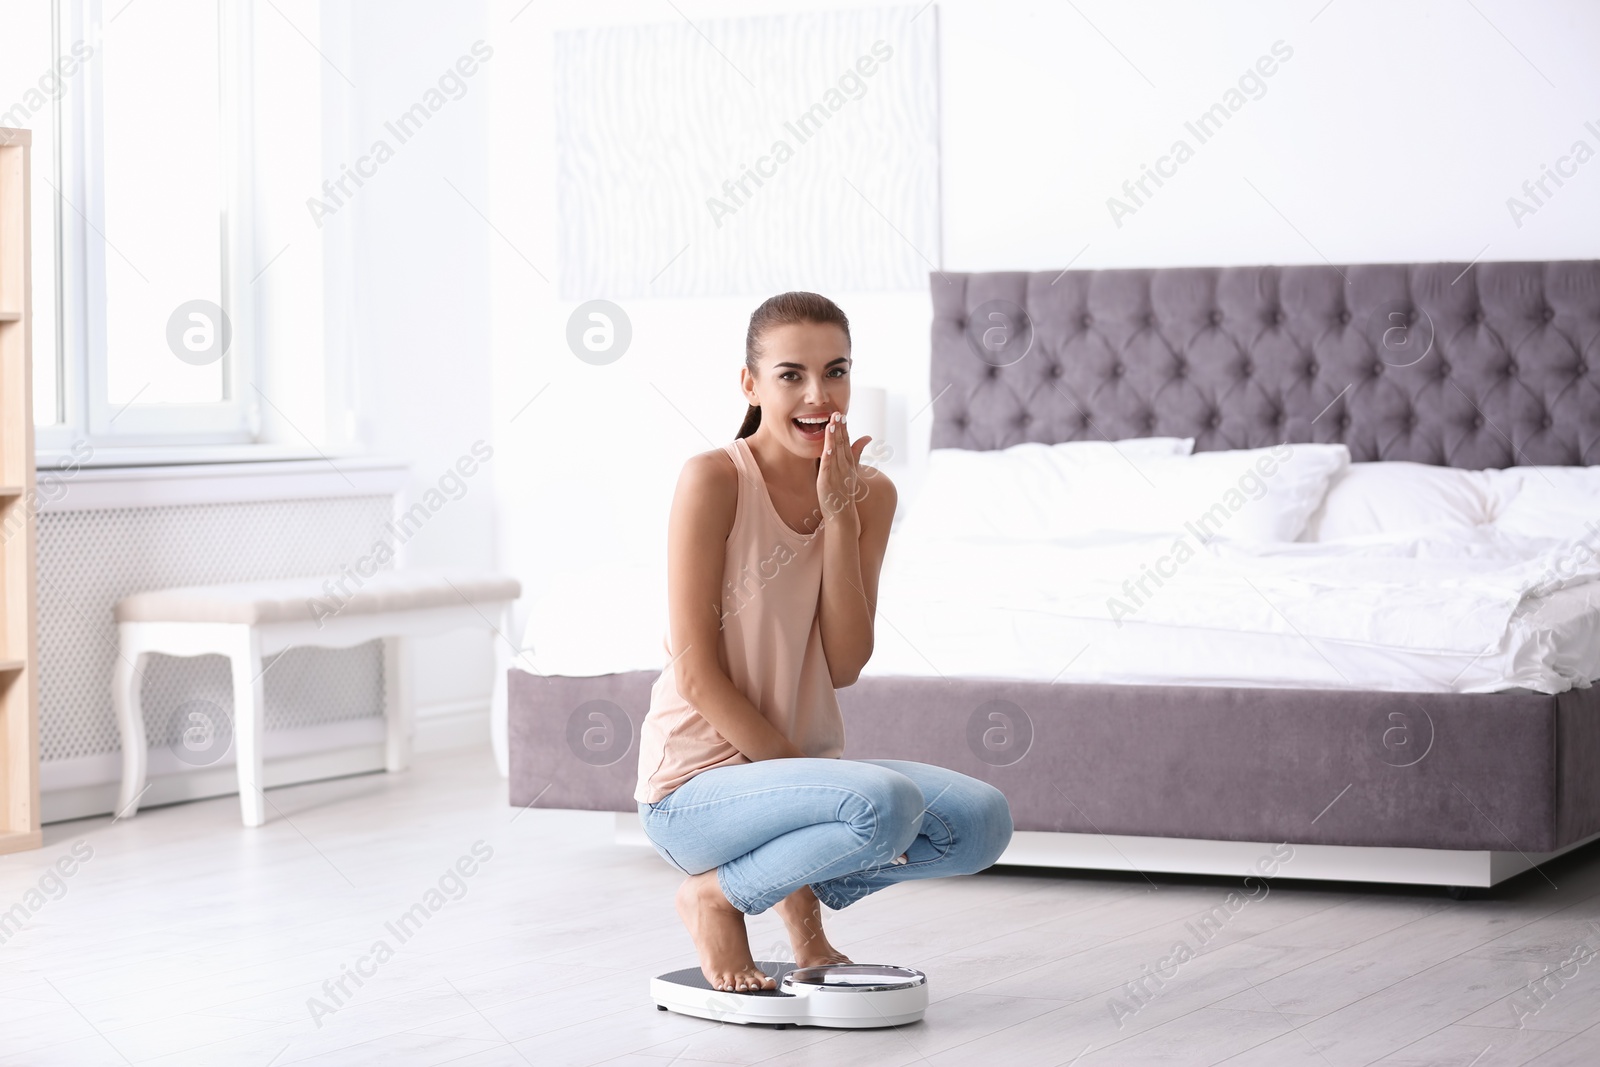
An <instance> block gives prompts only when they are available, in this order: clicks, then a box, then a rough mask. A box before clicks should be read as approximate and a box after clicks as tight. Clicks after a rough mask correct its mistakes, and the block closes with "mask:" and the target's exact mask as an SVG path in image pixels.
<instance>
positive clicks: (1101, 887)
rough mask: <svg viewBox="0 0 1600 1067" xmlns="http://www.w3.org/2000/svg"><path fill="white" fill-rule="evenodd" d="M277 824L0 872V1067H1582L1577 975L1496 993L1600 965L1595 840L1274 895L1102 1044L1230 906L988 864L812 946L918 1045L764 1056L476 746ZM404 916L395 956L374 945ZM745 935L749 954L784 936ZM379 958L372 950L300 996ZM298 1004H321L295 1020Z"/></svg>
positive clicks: (192, 821) (145, 831) (157, 834)
mask: <svg viewBox="0 0 1600 1067" xmlns="http://www.w3.org/2000/svg"><path fill="white" fill-rule="evenodd" d="M268 797H269V798H270V801H271V803H270V805H269V807H268V813H269V818H270V819H271V821H270V822H269V823H268V825H267V826H265V827H262V828H260V829H258V830H254V831H249V830H245V829H244V828H242V827H241V826H240V824H239V813H238V804H237V801H236V800H235V798H231V797H230V798H226V799H218V800H211V801H204V802H199V803H194V804H186V805H178V806H174V807H168V808H160V809H153V810H148V811H145V812H143V813H141V814H140V815H139V816H138V817H137V818H134V819H126V820H121V821H117V822H113V821H112V820H111V819H109V818H101V819H90V820H83V821H80V822H73V823H61V824H57V825H53V826H47V827H46V828H45V840H46V846H45V848H44V849H43V850H42V851H40V852H35V853H28V854H23V855H18V856H10V857H3V858H0V915H3V914H4V912H5V911H6V910H7V909H11V908H12V906H13V905H14V904H17V903H22V904H24V907H25V909H26V910H31V911H33V914H32V916H31V917H30V918H29V919H28V921H27V924H26V926H25V927H24V928H23V929H22V930H21V931H20V932H15V933H13V934H12V935H11V936H10V937H9V940H7V941H6V942H5V943H4V944H3V945H0V1064H5V1065H12V1064H26V1065H30V1067H31V1065H49V1064H71V1065H73V1067H94V1065H99V1064H129V1063H137V1064H147V1063H148V1064H163V1065H176V1064H194V1065H204V1067H217V1065H227V1067H233V1065H256V1067H267V1065H272V1067H282V1065H286V1064H312V1063H315V1064H342V1063H351V1064H370V1063H378V1064H383V1065H385V1067H404V1065H410V1064H419V1065H420V1064H438V1063H450V1064H455V1065H459V1067H488V1065H499V1064H535V1065H538V1067H545V1065H554V1064H595V1063H618V1064H651V1065H655V1067H667V1065H669V1064H692V1063H704V1062H715V1063H750V1064H754V1063H762V1064H768V1063H773V1064H794V1065H799V1064H819V1065H820V1064H827V1065H830V1067H852V1065H860V1067H893V1065H898V1064H934V1065H945V1064H971V1063H983V1064H991V1063H993V1064H1004V1065H1007V1067H1022V1065H1032V1064H1045V1065H1065V1064H1070V1063H1077V1064H1081V1065H1084V1067H1100V1065H1103V1064H1159V1063H1174V1064H1177V1063H1181V1064H1211V1063H1240V1064H1262V1065H1280V1064H1308V1065H1316V1067H1345V1065H1353V1064H1368V1063H1378V1062H1382V1063H1386V1064H1458V1065H1460V1067H1467V1065H1469V1064H1470V1065H1472V1067H1493V1065H1503V1064H1520V1063H1530V1064H1539V1065H1541V1067H1556V1065H1558V1064H1563V1065H1579V1064H1582V1065H1586V1067H1587V1065H1593V1064H1597V1063H1600V956H1596V957H1594V958H1592V959H1588V960H1587V962H1582V963H1575V964H1569V965H1568V966H1567V968H1566V981H1565V984H1564V986H1562V987H1559V988H1558V987H1556V986H1555V985H1554V984H1553V983H1552V984H1551V985H1550V991H1549V992H1548V993H1545V994H1544V996H1543V1002H1542V1003H1541V1001H1540V1000H1535V999H1533V997H1532V994H1531V993H1526V992H1524V993H1523V994H1521V995H1522V996H1523V997H1525V998H1527V999H1526V1004H1527V1005H1529V1006H1530V1007H1531V1006H1534V1005H1540V1006H1539V1010H1538V1011H1537V1013H1536V1014H1535V1013H1532V1012H1531V1010H1528V1009H1525V1010H1524V1011H1523V1012H1521V1013H1520V1014H1521V1016H1522V1017H1521V1021H1522V1023H1523V1024H1524V1025H1523V1026H1522V1027H1520V1028H1519V1027H1518V1026H1517V1022H1518V1021H1519V1020H1518V1016H1519V1013H1518V1012H1517V1011H1516V1009H1515V1008H1514V1007H1513V1005H1514V1004H1515V1003H1517V1001H1516V999H1515V998H1516V997H1517V996H1518V990H1519V989H1520V988H1522V987H1524V986H1525V984H1526V983H1528V982H1530V981H1531V980H1533V979H1536V978H1540V977H1541V976H1543V975H1545V974H1547V973H1549V972H1553V971H1555V970H1557V969H1559V968H1561V967H1562V965H1563V962H1564V961H1566V960H1568V959H1569V958H1570V957H1572V956H1573V954H1574V948H1575V946H1579V945H1582V946H1586V947H1587V948H1588V949H1590V950H1596V951H1600V850H1597V849H1596V848H1595V847H1593V846H1591V847H1590V848H1588V849H1585V850H1583V851H1581V852H1579V853H1575V854H1573V855H1570V856H1567V857H1564V858H1562V859H1561V860H1558V861H1556V862H1554V863H1552V864H1550V865H1549V866H1548V867H1547V868H1546V870H1545V873H1546V874H1547V875H1548V876H1549V881H1546V879H1545V878H1544V877H1542V876H1541V875H1540V874H1538V873H1537V872H1533V873H1530V874H1528V875H1524V876H1522V877H1520V878H1518V879H1516V880H1514V881H1513V882H1511V883H1509V884H1507V885H1506V886H1503V887H1501V888H1500V889H1498V890H1494V891H1490V892H1489V893H1488V894H1486V895H1485V896H1484V897H1483V898H1482V899H1475V900H1467V901H1462V902H1456V901H1451V900H1449V899H1447V898H1445V897H1444V896H1443V894H1442V892H1440V891H1436V890H1424V889H1403V888H1385V887H1372V886H1356V887H1351V886H1341V885H1334V884H1329V883H1316V884H1307V883H1295V882H1291V881H1288V880H1278V881H1276V882H1274V883H1273V884H1272V886H1271V888H1270V892H1269V893H1268V894H1267V895H1266V896H1265V897H1263V898H1261V899H1258V900H1256V901H1253V902H1251V903H1249V904H1247V905H1246V906H1244V907H1242V908H1240V909H1239V910H1238V911H1237V912H1236V913H1235V914H1233V915H1232V916H1231V918H1230V919H1229V920H1228V922H1227V923H1226V924H1225V925H1224V926H1223V928H1222V931H1221V932H1220V933H1219V934H1217V935H1216V936H1215V937H1214V938H1212V939H1211V940H1210V941H1209V943H1207V944H1206V945H1205V946H1204V948H1203V951H1201V952H1200V953H1199V954H1198V955H1197V956H1196V957H1195V958H1194V959H1192V960H1190V961H1189V962H1187V963H1184V964H1182V966H1180V967H1179V968H1178V970H1177V973H1176V974H1175V975H1173V974H1172V972H1171V969H1170V967H1169V968H1168V971H1167V973H1168V974H1169V975H1171V977H1170V979H1168V980H1167V981H1165V983H1164V985H1162V986H1161V988H1160V989H1159V990H1157V991H1155V992H1154V995H1153V996H1152V997H1151V998H1150V999H1148V1001H1147V1002H1146V1003H1145V1004H1144V1005H1143V1006H1142V1007H1139V1008H1138V1010H1137V1012H1136V1013H1134V1014H1132V1015H1129V1016H1126V1017H1124V1018H1123V1019H1121V1024H1122V1025H1121V1026H1119V1025H1118V1023H1117V1021H1115V1020H1114V1019H1113V1012H1112V1007H1111V998H1113V997H1123V998H1126V1001H1125V1002H1126V1004H1127V1006H1128V1007H1129V1008H1132V1007H1133V1006H1134V1003H1135V1002H1134V1001H1133V999H1132V998H1131V997H1128V995H1127V993H1126V990H1125V988H1124V987H1125V984H1126V983H1128V982H1130V981H1133V980H1135V979H1138V978H1139V977H1141V975H1143V974H1144V973H1145V972H1146V968H1147V967H1149V968H1152V969H1153V968H1155V967H1156V966H1157V965H1158V963H1159V961H1160V960H1161V959H1162V957H1164V956H1166V955H1167V954H1168V952H1169V951H1170V950H1171V948H1172V947H1173V945H1174V943H1175V942H1176V941H1178V940H1180V939H1183V940H1187V941H1189V942H1190V943H1191V944H1194V943H1195V942H1196V938H1195V937H1194V935H1193V934H1192V933H1191V932H1190V931H1189V929H1188V926H1187V924H1188V923H1190V922H1192V921H1195V920H1197V919H1198V917H1199V916H1200V915H1201V914H1202V913H1204V912H1206V911H1208V910H1209V909H1211V908H1213V907H1215V906H1216V905H1218V904H1221V903H1222V902H1223V901H1224V899H1225V898H1226V896H1227V894H1228V893H1229V892H1230V890H1232V889H1235V888H1237V883H1230V882H1228V881H1226V880H1223V879H1210V878H1182V877H1170V876H1159V875H1158V876H1153V877H1152V879H1151V881H1146V880H1145V879H1144V878H1141V877H1139V876H1137V875H1130V876H1122V875H1109V874H1098V873H1084V874H1076V873H1066V872H1046V871H1035V870H1025V869H1000V868H996V869H994V870H991V871H989V872H986V873H984V874H981V875H977V876H974V877H970V878H956V879H946V880H943V881H938V882H922V883H915V884H908V885H904V886H897V887H895V888H893V889H889V890H886V891H884V892H882V893H879V894H876V895H875V896H873V897H870V898H868V899H866V900H864V901H861V902H859V903H858V904H856V905H854V906H853V907H851V908H849V909H847V910H846V911H843V912H840V913H837V914H832V913H830V914H831V926H830V929H831V930H832V932H833V934H834V940H835V942H836V943H838V944H839V945H840V947H842V948H844V949H845V950H846V951H847V952H851V953H852V954H853V955H854V956H855V958H856V959H858V960H863V961H874V962H882V963H897V964H904V965H909V966H915V967H919V968H921V969H923V970H925V971H926V972H927V973H928V975H929V982H930V989H931V993H932V998H933V1003H932V1005H931V1007H930V1009H929V1011H928V1016H927V1018H926V1019H925V1020H924V1021H923V1022H921V1023H919V1024H916V1025H912V1026H908V1027H902V1028H900V1029H898V1030H885V1031H854V1032H851V1031H826V1030H798V1031H795V1030H790V1031H772V1030H755V1029H748V1028H743V1027H737V1026H726V1025H719V1024H715V1023H710V1022H703V1021H700V1020H695V1019H688V1018H684V1017H681V1016H677V1015H672V1014H668V1013H662V1012H657V1011H656V1010H655V1008H654V1007H653V1005H652V1004H651V1003H650V1001H649V999H648V993H647V989H648V981H647V980H648V978H649V977H650V976H651V975H654V974H658V973H661V972H664V971H667V970H672V969H675V968H678V967H682V966H687V965H689V964H690V963H692V962H693V959H694V957H693V953H692V951H691V948H690V944H689V941H688V938H687V935H686V934H685V933H684V932H683V930H682V928H681V927H680V926H679V925H678V922H677V918H676V916H675V915H674V912H673V908H672V891H673V889H674V887H675V886H676V884H677V882H678V880H679V877H680V876H679V875H677V874H676V872H674V871H673V870H672V869H670V868H669V867H667V865H666V864H665V863H663V862H662V861H661V859H660V858H659V857H657V856H656V855H655V853H654V852H652V851H650V850H649V849H647V848H643V847H639V846H619V845H615V844H613V843H612V840H611V829H610V827H611V823H610V817H609V816H605V815H594V814H576V813H566V812H550V811H542V810H538V809H533V810H529V811H526V812H523V813H520V814H519V813H517V812H516V811H515V809H512V808H510V807H508V806H507V804H506V799H505V798H506V786H505V783H504V782H503V781H502V780H501V779H500V778H499V777H498V776H497V775H496V774H495V772H494V769H493V766H492V763H491V760H490V756H489V753H488V752H487V751H486V750H485V751H482V752H478V751H468V752H455V753H442V754H433V755H424V756H422V757H421V758H420V761H419V763H418V765H417V767H416V768H415V769H413V770H411V771H409V772H407V773H405V774H402V775H394V776H385V775H368V776H362V777H356V778H347V779H342V780H339V781H333V782H321V783H315V784H312V785H305V786H296V787H291V788H284V789H274V790H272V791H270V792H269V793H268ZM477 842H482V844H480V845H478V849H479V853H480V855H481V854H484V853H485V852H489V850H492V853H490V854H489V858H488V859H487V860H485V861H483V862H481V863H479V864H478V865H477V866H476V867H474V866H473V864H472V863H471V862H470V861H469V862H468V863H465V864H463V866H464V867H466V868H467V869H469V870H472V871H473V873H472V875H471V876H470V877H462V878H460V879H459V882H452V881H451V880H450V879H448V878H446V879H445V889H446V890H450V891H451V892H452V893H453V894H454V895H455V896H458V897H459V899H454V898H452V897H451V896H447V895H445V894H442V893H441V894H440V896H439V897H437V898H435V899H434V900H432V901H429V900H427V899H426V894H427V893H428V891H429V890H430V889H437V888H438V886H439V883H440V879H441V876H443V875H445V873H446V872H447V871H448V870H450V869H451V868H452V867H453V866H454V865H455V864H456V863H457V861H458V860H459V859H460V858H461V857H464V856H465V857H469V859H470V857H472V855H473V847H474V844H475V843H477ZM74 846H76V847H77V848H78V850H79V853H80V854H85V853H87V851H88V850H90V849H92V855H90V856H89V858H88V859H86V860H84V861H83V862H82V863H81V865H80V866H78V867H77V869H76V870H75V871H74V873H73V874H72V875H71V877H69V878H65V879H63V881H62V882H61V886H64V892H63V891H62V890H61V888H60V887H58V886H57V885H56V884H55V883H51V882H48V881H47V882H46V883H45V884H44V886H43V887H42V888H43V890H44V891H43V892H40V893H39V894H38V895H37V896H31V897H30V896H29V895H28V894H29V891H30V890H33V889H39V888H41V885H40V883H41V878H42V877H44V876H45V872H46V870H47V868H48V867H49V866H50V865H51V864H52V863H54V862H55V861H57V860H58V859H60V858H61V857H65V856H70V855H71V854H72V849H73V848H74ZM1552 882H1553V883H1554V885H1553V886H1552V884H1551V883H1552ZM1152 883H1153V885H1152ZM419 902H421V903H422V904H423V905H424V908H423V911H424V912H426V913H427V918H426V920H425V921H422V922H420V924H419V925H418V926H414V927H412V928H410V929H409V937H408V938H407V939H406V940H405V941H404V942H403V943H402V942H401V940H400V939H399V938H398V937H397V936H396V935H395V934H394V933H393V932H392V931H391V930H390V929H389V928H388V926H387V925H386V924H389V923H396V922H398V920H399V918H400V916H401V915H402V914H403V913H405V912H406V910H407V909H408V908H411V907H412V905H414V904H417V903H419ZM429 904H435V905H437V911H433V912H428V911H427V906H428V905H429ZM35 905H37V906H36V907H35ZM12 914H13V915H15V914H16V913H15V912H13V913H12ZM751 925H752V939H751V940H752V944H753V945H754V946H755V948H756V951H757V955H758V956H762V955H766V954H767V953H768V952H769V951H773V950H774V946H775V945H776V944H777V943H778V934H779V932H780V929H781V928H780V927H779V925H778V922H777V919H776V917H774V916H772V915H770V914H768V915H764V916H758V917H754V918H752V920H751ZM0 936H4V935H3V934H0ZM379 940H383V941H386V942H387V943H388V944H389V945H390V946H391V947H392V948H393V954H392V957H389V958H385V959H384V960H383V961H382V962H381V963H377V962H376V961H374V960H372V959H370V958H369V960H368V962H367V963H365V964H363V965H362V966H363V968H364V969H365V970H366V971H367V973H368V974H369V975H370V977H366V978H363V979H362V983H363V984H361V985H360V986H357V985H356V983H355V982H354V981H353V980H351V979H350V978H346V979H345V988H346V990H347V991H348V992H349V996H347V997H345V996H341V997H340V1001H335V1000H333V999H332V998H331V997H330V996H329V995H328V994H326V993H324V991H323V983H324V982H325V981H337V980H338V979H339V978H340V977H341V975H342V974H343V973H344V972H345V968H347V967H355V966H356V965H357V963H358V961H360V960H361V959H362V958H363V957H364V956H367V954H368V953H370V952H371V951H372V948H373V946H374V943H375V942H377V941H379ZM1149 988H1151V989H1152V990H1154V989H1155V985H1154V983H1150V984H1149ZM311 998H322V999H323V1000H324V1002H325V1004H326V1005H327V1006H328V1007H329V1008H334V1009H335V1010H334V1011H332V1013H331V1014H326V1015H325V1016H323V1017H321V1018H320V1019H319V1020H317V1021H313V1018H312V1014H311V1011H310V1009H309V1008H308V1001H309V1000H310V999H311ZM341 1001H342V1003H341ZM319 1023H320V1025H319Z"/></svg>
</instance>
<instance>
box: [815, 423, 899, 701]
mask: <svg viewBox="0 0 1600 1067" xmlns="http://www.w3.org/2000/svg"><path fill="white" fill-rule="evenodd" d="M839 427H840V428H839V431H838V433H839V436H840V438H841V439H842V440H845V441H848V437H847V436H846V435H847V433H848V431H847V430H846V429H845V427H844V424H843V423H840V424H839ZM868 440H870V438H865V437H863V438H861V440H860V441H859V442H857V443H855V444H852V445H849V446H844V445H840V446H838V451H837V452H834V453H832V454H830V455H827V456H824V457H823V463H828V462H829V461H830V460H837V459H842V460H843V462H842V464H841V471H840V472H839V473H838V477H839V479H840V482H839V484H842V485H844V486H846V487H848V488H847V489H846V491H845V492H843V493H842V494H841V495H840V497H841V498H840V499H836V500H834V501H832V502H830V501H827V500H823V501H821V504H822V507H823V511H824V514H828V518H827V520H826V521H825V522H824V524H823V533H822V539H823V544H822V605H821V616H822V651H823V655H824V656H825V657H826V658H827V661H828V673H829V675H830V676H831V677H832V679H833V687H834V688H835V689H843V688H844V687H845V686H849V685H854V684H855V681H856V679H857V678H859V677H860V676H861V669H862V668H863V667H865V666H866V665H867V661H868V660H870V659H871V658H872V644H873V617H874V615H875V614H876V612H877V608H878V574H879V572H880V571H881V570H882V568H883V555H884V552H885V551H886V550H887V548H888V545H889V527H890V524H891V523H892V522H893V520H894V509H895V503H896V500H897V494H896V493H895V488H894V483H893V482H891V481H890V480H889V476H888V475H887V474H884V473H883V472H882V471H880V470H877V469H876V468H873V467H867V466H863V465H859V464H857V463H856V462H855V461H856V460H857V459H858V458H859V456H860V451H861V448H863V447H865V445H866V442H867V441H868ZM845 470H848V471H849V472H850V473H844V471H845ZM852 475H853V477H852ZM832 507H837V508H838V510H837V511H832V513H830V510H831V508H832Z"/></svg>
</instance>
